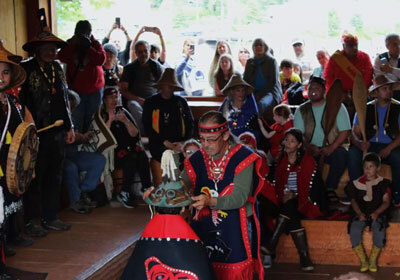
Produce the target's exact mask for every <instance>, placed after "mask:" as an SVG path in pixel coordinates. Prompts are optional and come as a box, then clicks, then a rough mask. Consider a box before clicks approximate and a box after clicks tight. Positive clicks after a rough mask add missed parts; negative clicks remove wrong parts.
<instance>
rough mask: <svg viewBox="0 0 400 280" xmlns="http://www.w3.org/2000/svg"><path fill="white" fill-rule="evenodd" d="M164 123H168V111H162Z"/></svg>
mask: <svg viewBox="0 0 400 280" xmlns="http://www.w3.org/2000/svg"><path fill="white" fill-rule="evenodd" d="M164 123H165V124H168V123H169V113H164Z"/></svg>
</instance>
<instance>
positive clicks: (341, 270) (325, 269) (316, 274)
mask: <svg viewBox="0 0 400 280" xmlns="http://www.w3.org/2000/svg"><path fill="white" fill-rule="evenodd" d="M351 271H356V272H358V271H359V267H358V266H344V265H342V266H339V265H316V266H315V270H314V271H313V272H302V271H301V270H300V268H299V265H298V264H287V263H278V264H274V265H273V267H272V268H271V269H268V270H266V272H265V274H264V275H265V277H264V279H266V280H332V279H333V278H334V277H337V276H339V275H342V274H345V273H348V272H351ZM366 274H368V275H370V276H371V277H373V279H375V280H399V279H400V268H399V267H383V268H380V269H379V271H378V272H376V273H372V272H366ZM347 279H351V280H356V278H347Z"/></svg>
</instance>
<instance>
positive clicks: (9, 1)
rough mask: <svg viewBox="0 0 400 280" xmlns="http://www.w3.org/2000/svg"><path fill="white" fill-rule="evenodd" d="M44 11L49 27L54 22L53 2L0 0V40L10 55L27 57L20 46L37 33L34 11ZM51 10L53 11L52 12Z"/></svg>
mask: <svg viewBox="0 0 400 280" xmlns="http://www.w3.org/2000/svg"><path fill="white" fill-rule="evenodd" d="M39 8H45V9H46V16H47V19H48V23H49V24H50V26H54V21H55V16H54V15H55V11H54V9H55V0H1V1H0V18H1V21H2V23H1V24H2V26H3V28H0V39H2V40H3V42H4V46H5V48H6V49H8V50H9V51H11V52H12V53H15V54H18V55H21V56H23V57H27V56H28V54H27V53H26V52H24V51H23V50H22V45H23V44H25V43H26V42H27V41H28V40H29V39H31V38H33V36H35V35H36V33H37V32H38V22H37V18H36V11H37V10H38V9H39ZM52 9H53V10H52Z"/></svg>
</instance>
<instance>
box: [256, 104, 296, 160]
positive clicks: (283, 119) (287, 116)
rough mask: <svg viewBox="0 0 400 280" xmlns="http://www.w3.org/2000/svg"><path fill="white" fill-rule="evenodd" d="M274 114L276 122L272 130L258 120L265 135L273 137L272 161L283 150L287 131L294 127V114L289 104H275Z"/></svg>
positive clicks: (271, 142)
mask: <svg viewBox="0 0 400 280" xmlns="http://www.w3.org/2000/svg"><path fill="white" fill-rule="evenodd" d="M273 114H274V121H275V123H274V124H273V125H271V127H270V128H271V131H269V132H268V131H267V130H266V129H265V128H264V123H263V121H262V120H261V119H259V120H258V123H259V125H260V129H261V132H262V134H263V135H264V137H265V138H267V139H271V140H270V145H271V149H270V151H269V154H270V155H271V157H270V158H269V159H270V163H271V162H273V161H274V160H275V159H276V157H277V156H278V154H279V152H280V150H281V142H282V140H283V138H284V135H285V132H286V131H287V130H288V129H289V128H291V127H293V115H292V111H291V110H290V107H289V106H288V105H286V104H280V105H277V106H275V108H274V110H273Z"/></svg>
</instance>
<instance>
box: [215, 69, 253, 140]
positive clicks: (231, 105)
mask: <svg viewBox="0 0 400 280" xmlns="http://www.w3.org/2000/svg"><path fill="white" fill-rule="evenodd" d="M253 90H254V88H253V87H252V86H251V85H249V84H248V83H247V82H246V81H245V80H243V79H242V77H241V76H240V75H238V74H234V75H232V77H231V78H230V80H229V81H228V83H227V84H226V86H225V87H224V88H223V89H222V92H223V93H224V95H226V98H225V100H224V102H223V103H222V105H221V106H220V107H219V111H220V112H221V113H222V114H223V115H224V117H225V118H226V119H227V120H228V124H229V131H230V132H231V133H232V134H233V135H235V136H237V137H239V135H240V134H242V133H243V132H246V131H249V132H251V133H253V134H254V135H255V136H256V138H257V142H258V143H259V142H260V141H261V132H260V129H259V126H258V122H257V119H258V109H257V103H256V100H255V98H254V95H253Z"/></svg>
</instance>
